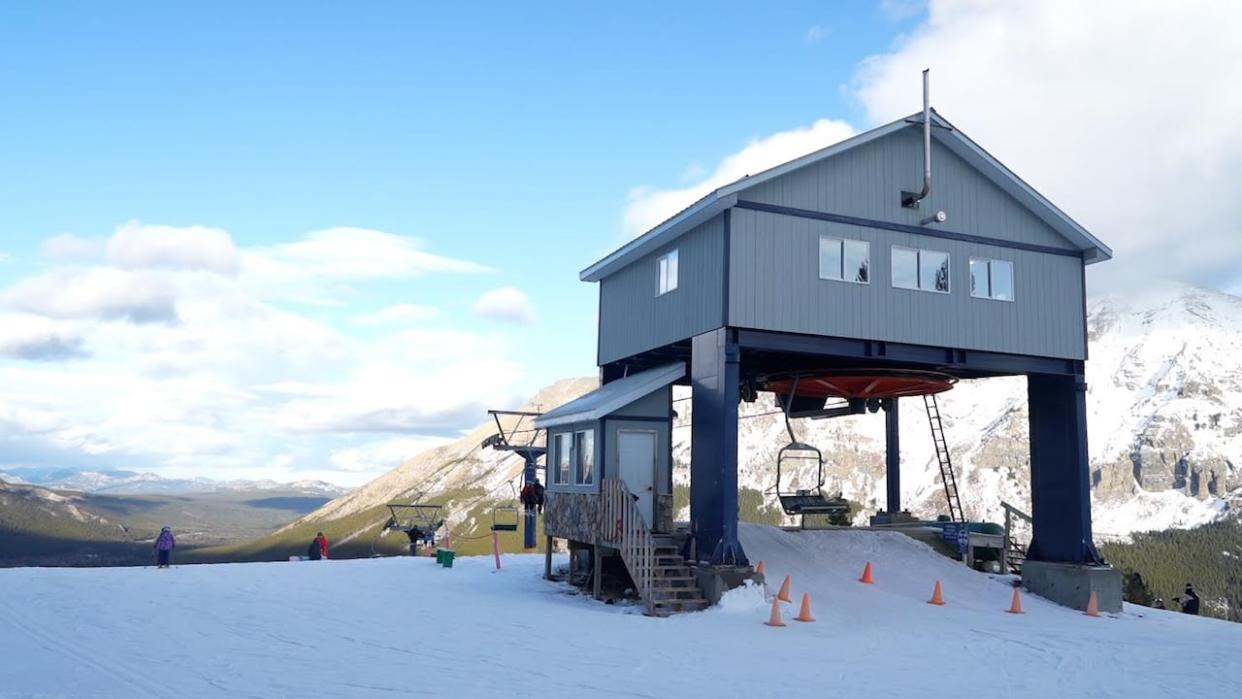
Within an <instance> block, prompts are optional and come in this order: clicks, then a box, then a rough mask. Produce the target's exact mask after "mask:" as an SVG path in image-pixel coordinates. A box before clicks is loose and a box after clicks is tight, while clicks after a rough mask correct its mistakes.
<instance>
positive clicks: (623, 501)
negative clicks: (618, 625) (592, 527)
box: [599, 478, 655, 614]
mask: <svg viewBox="0 0 1242 699" xmlns="http://www.w3.org/2000/svg"><path fill="white" fill-rule="evenodd" d="M599 515H600V516H599V539H600V542H601V543H603V544H605V545H607V546H611V547H613V548H615V549H617V550H619V551H620V552H621V560H622V561H624V562H625V567H626V568H627V569H628V570H629V571H630V577H631V578H633V579H634V585H635V587H636V588H637V590H638V596H639V597H640V598H641V599H642V600H643V605H644V606H645V607H646V610H647V613H648V614H654V613H655V599H654V598H653V596H652V593H651V588H652V579H653V578H654V575H655V573H654V569H655V539H654V538H653V537H652V535H651V527H649V526H648V525H647V522H646V520H645V519H643V514H642V512H640V511H639V510H638V503H637V502H636V501H635V498H634V496H633V495H631V494H630V490H629V488H627V487H625V481H622V480H620V479H617V478H605V479H604V480H603V483H602V484H601V490H600V508H599Z"/></svg>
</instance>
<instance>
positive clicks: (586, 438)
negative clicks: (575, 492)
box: [552, 430, 595, 485]
mask: <svg viewBox="0 0 1242 699" xmlns="http://www.w3.org/2000/svg"><path fill="white" fill-rule="evenodd" d="M553 449H554V452H555V453H554V458H555V461H554V463H555V464H556V468H555V469H553V470H552V482H553V483H556V484H558V485H593V484H594V483H595V430H579V431H578V432H562V433H561V434H558V435H556V436H555V437H554V438H553Z"/></svg>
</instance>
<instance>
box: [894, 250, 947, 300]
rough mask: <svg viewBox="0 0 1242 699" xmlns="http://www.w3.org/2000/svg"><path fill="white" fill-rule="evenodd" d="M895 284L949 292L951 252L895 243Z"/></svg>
mask: <svg viewBox="0 0 1242 699" xmlns="http://www.w3.org/2000/svg"><path fill="white" fill-rule="evenodd" d="M893 286H895V287H898V288H900V289H919V290H922V291H935V292H938V293H941V294H947V293H949V253H947V252H940V251H938V250H914V249H912V248H900V247H897V246H896V245H894V246H893Z"/></svg>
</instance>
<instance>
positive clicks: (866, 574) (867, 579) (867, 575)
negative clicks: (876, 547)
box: [858, 561, 875, 585]
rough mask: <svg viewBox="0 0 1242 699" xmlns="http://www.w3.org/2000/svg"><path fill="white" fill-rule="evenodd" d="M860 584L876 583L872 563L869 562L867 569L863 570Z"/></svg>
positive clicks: (859, 580)
mask: <svg viewBox="0 0 1242 699" xmlns="http://www.w3.org/2000/svg"><path fill="white" fill-rule="evenodd" d="M858 582H860V583H863V584H864V585H870V584H872V583H874V582H875V580H873V579H872V577H871V561H867V567H866V568H863V574H862V577H861V578H859V579H858Z"/></svg>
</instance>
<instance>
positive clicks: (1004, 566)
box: [1000, 500, 1035, 575]
mask: <svg viewBox="0 0 1242 699" xmlns="http://www.w3.org/2000/svg"><path fill="white" fill-rule="evenodd" d="M1001 507H1003V508H1004V509H1005V538H1004V539H1003V541H1002V542H1001V556H1000V569H1001V574H1002V575H1006V574H1008V573H1009V552H1010V549H1012V548H1015V544H1016V542H1015V541H1014V539H1013V518H1014V517H1017V518H1018V519H1021V520H1025V521H1026V522H1027V523H1028V524H1031V525H1034V524H1035V519H1034V518H1033V517H1031V516H1030V515H1029V514H1027V513H1025V512H1023V511H1022V510H1019V509H1018V508H1016V507H1014V506H1013V505H1010V504H1009V503H1007V502H1005V501H1004V500H1001ZM1018 550H1019V551H1021V552H1023V553H1025V549H1021V548H1019V549H1018Z"/></svg>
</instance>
